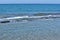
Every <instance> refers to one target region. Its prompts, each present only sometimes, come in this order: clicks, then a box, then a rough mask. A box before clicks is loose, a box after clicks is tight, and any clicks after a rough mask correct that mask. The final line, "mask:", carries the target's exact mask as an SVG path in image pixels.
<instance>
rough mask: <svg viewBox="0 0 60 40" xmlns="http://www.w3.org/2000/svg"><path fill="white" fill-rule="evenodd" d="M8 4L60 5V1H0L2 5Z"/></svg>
mask: <svg viewBox="0 0 60 40" xmlns="http://www.w3.org/2000/svg"><path fill="white" fill-rule="evenodd" d="M5 3H6V4H8V3H11V4H14V3H15V4H16V3H19V4H20V3H23V4H24V3H31V4H32V3H35V4H36V3H41V4H42V3H43V4H44V3H47V4H48V3H51V4H60V0H0V4H5Z"/></svg>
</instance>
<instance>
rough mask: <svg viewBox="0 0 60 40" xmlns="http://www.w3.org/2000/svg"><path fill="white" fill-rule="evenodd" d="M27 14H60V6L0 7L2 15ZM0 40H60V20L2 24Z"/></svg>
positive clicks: (21, 5) (27, 5) (0, 26)
mask: <svg viewBox="0 0 60 40" xmlns="http://www.w3.org/2000/svg"><path fill="white" fill-rule="evenodd" d="M25 12H28V13H27V14H33V13H34V12H60V4H50V5H48V4H43V5H42V4H40V5H39V4H30V5H29V4H26V5H24V4H18V5H16V4H13V5H11V4H10V5H9V4H4V5H0V15H1V14H2V15H6V14H22V13H23V14H26V13H25ZM2 15H1V16H2ZM0 40H60V18H56V19H48V20H46V19H39V20H33V21H27V22H15V23H0Z"/></svg>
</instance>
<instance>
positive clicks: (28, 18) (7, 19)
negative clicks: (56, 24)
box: [0, 15, 60, 23]
mask: <svg viewBox="0 0 60 40" xmlns="http://www.w3.org/2000/svg"><path fill="white" fill-rule="evenodd" d="M51 18H52V19H54V18H60V15H43V16H15V17H7V18H1V19H0V23H6V22H10V21H24V20H25V21H31V20H36V19H51Z"/></svg>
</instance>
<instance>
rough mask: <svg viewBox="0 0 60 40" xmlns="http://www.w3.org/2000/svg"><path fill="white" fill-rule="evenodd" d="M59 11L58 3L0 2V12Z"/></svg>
mask: <svg viewBox="0 0 60 40" xmlns="http://www.w3.org/2000/svg"><path fill="white" fill-rule="evenodd" d="M27 12H30V13H31V14H32V13H33V12H60V4H0V13H2V14H7V13H8V14H13V13H14V14H16V13H17V14H19V13H25V14H26V13H27Z"/></svg>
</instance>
